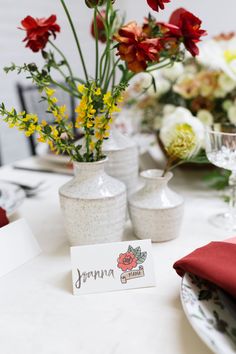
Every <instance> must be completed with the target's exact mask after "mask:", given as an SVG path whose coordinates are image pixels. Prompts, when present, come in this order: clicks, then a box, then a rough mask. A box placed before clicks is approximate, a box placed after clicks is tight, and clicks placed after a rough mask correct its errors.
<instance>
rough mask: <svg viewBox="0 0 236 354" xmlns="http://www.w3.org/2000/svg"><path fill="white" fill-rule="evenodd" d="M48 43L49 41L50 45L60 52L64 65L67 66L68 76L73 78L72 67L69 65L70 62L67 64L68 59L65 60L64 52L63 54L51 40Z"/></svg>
mask: <svg viewBox="0 0 236 354" xmlns="http://www.w3.org/2000/svg"><path fill="white" fill-rule="evenodd" d="M49 43H50V44H51V46H52V47H53V48H54V49H55V50H56V51H57V52H58V53H59V54H60V56H61V57H62V58H63V59H64V61H65V63H66V66H67V68H68V71H69V74H70V77H71V79H72V80H73V77H74V75H73V72H72V69H71V67H70V64H69V62H68V60H67V58H66V56H65V54H64V53H63V52H62V51H61V50H60V49H59V48H58V47H57V46H56V45H55V44H54V43H53V42H52V41H50V40H49Z"/></svg>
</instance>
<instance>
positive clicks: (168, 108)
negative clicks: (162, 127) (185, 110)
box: [163, 104, 177, 116]
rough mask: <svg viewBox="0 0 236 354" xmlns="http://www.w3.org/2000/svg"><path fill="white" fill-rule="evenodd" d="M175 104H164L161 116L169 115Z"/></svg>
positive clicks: (174, 108)
mask: <svg viewBox="0 0 236 354" xmlns="http://www.w3.org/2000/svg"><path fill="white" fill-rule="evenodd" d="M176 108H177V107H176V106H174V105H173V104H166V105H165V106H164V108H163V116H166V115H169V114H171V113H173V112H174V111H175V110H176Z"/></svg>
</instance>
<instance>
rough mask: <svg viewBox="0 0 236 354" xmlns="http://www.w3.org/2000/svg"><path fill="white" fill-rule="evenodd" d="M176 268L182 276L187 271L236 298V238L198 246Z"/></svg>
mask: <svg viewBox="0 0 236 354" xmlns="http://www.w3.org/2000/svg"><path fill="white" fill-rule="evenodd" d="M174 269H175V270H176V272H177V273H178V274H179V275H180V276H181V277H182V276H184V274H185V273H186V272H187V273H192V274H195V275H197V276H199V277H200V278H203V279H205V280H209V281H210V282H211V283H214V284H216V285H218V286H219V287H220V288H222V289H224V290H225V291H227V292H228V293H229V294H231V295H233V296H234V297H235V298H236V238H233V239H230V240H226V241H224V242H211V243H209V244H208V245H206V246H204V247H201V248H197V249H196V250H195V251H193V252H192V253H190V254H189V255H188V256H186V257H184V258H182V259H180V260H179V261H177V262H176V263H175V264H174Z"/></svg>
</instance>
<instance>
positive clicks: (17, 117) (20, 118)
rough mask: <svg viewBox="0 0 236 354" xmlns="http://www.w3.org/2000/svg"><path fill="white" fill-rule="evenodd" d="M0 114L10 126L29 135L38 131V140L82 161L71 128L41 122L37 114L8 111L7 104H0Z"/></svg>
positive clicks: (54, 149) (75, 159)
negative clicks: (65, 128) (72, 137)
mask: <svg viewBox="0 0 236 354" xmlns="http://www.w3.org/2000/svg"><path fill="white" fill-rule="evenodd" d="M0 115H1V116H2V117H3V120H4V121H5V122H7V123H8V125H9V127H10V128H13V127H15V128H17V129H18V130H20V131H24V132H25V135H26V136H27V137H29V136H31V135H32V134H34V133H38V136H39V137H38V141H39V142H42V143H47V144H48V145H49V146H50V148H51V150H52V151H55V152H56V153H65V152H66V153H67V154H68V155H69V156H70V157H71V159H72V160H74V161H82V157H81V155H80V153H79V147H78V146H75V144H74V143H73V142H72V139H71V135H70V132H69V130H68V129H67V130H64V129H62V128H61V126H60V125H50V124H48V123H47V122H46V121H45V120H42V122H41V123H39V120H38V117H37V116H36V115H35V114H28V113H26V112H19V113H17V112H16V110H15V109H12V110H10V111H8V110H7V109H6V108H5V105H4V104H3V103H2V104H1V105H0Z"/></svg>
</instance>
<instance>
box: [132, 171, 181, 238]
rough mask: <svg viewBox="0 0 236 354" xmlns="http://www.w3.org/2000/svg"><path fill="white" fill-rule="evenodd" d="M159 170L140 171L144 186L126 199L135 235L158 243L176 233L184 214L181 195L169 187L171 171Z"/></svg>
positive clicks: (174, 236) (175, 235)
mask: <svg viewBox="0 0 236 354" xmlns="http://www.w3.org/2000/svg"><path fill="white" fill-rule="evenodd" d="M162 174H163V171H162V170H146V171H143V172H142V173H141V177H142V178H143V180H144V182H145V185H144V187H143V188H142V189H140V190H139V191H138V192H136V193H134V194H133V195H131V196H130V198H129V212H130V218H131V221H132V224H133V229H134V233H135V235H136V236H137V237H138V238H140V239H151V240H152V241H153V242H161V241H167V240H171V239H174V238H176V237H177V236H178V234H179V231H180V226H181V221H182V216H183V209H184V201H183V198H182V197H181V196H180V195H178V194H177V193H175V192H174V191H172V190H171V189H170V188H169V187H168V181H169V180H170V179H171V178H172V176H173V174H172V173H171V172H167V173H166V175H165V176H164V177H162Z"/></svg>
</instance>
